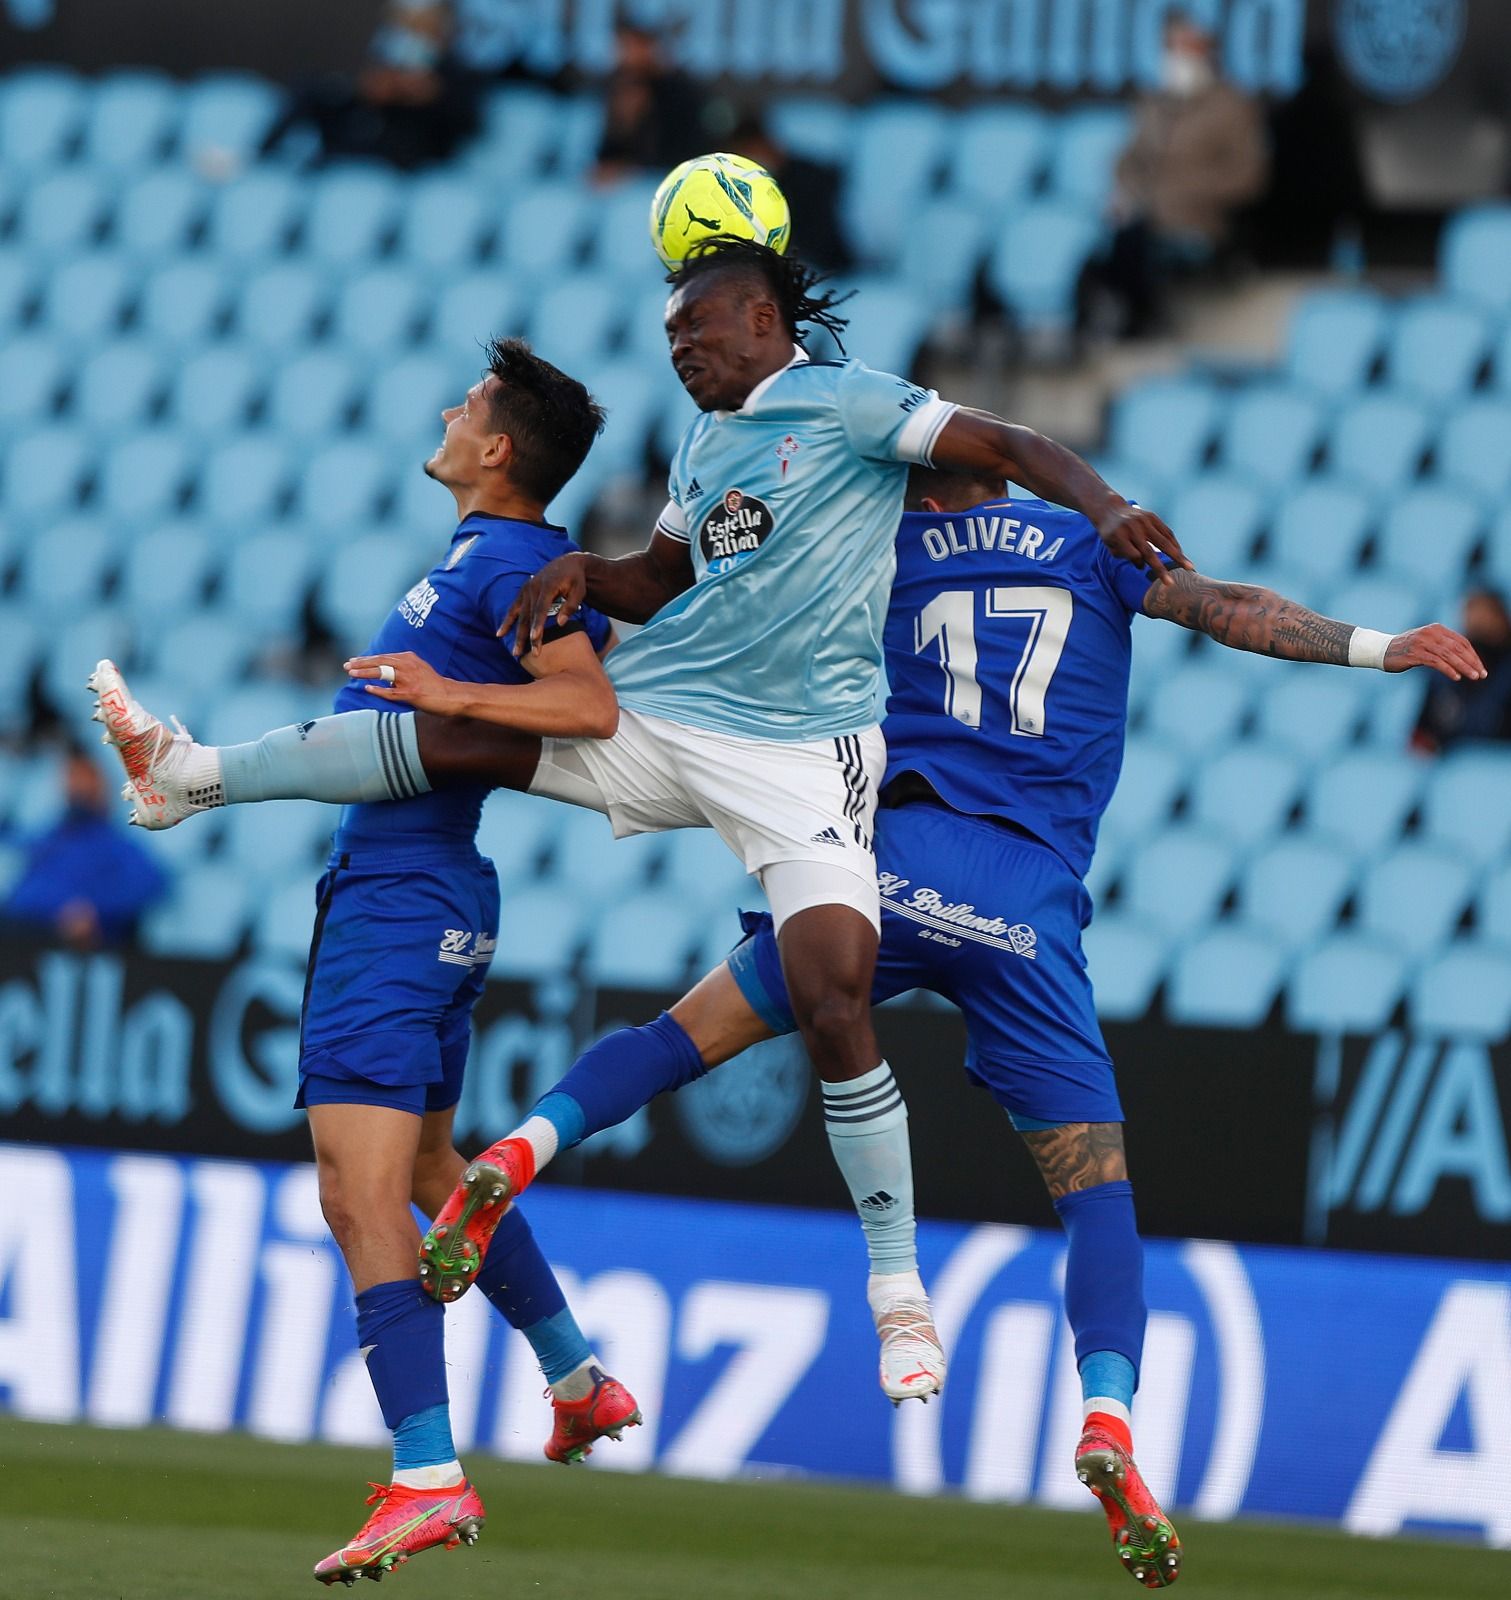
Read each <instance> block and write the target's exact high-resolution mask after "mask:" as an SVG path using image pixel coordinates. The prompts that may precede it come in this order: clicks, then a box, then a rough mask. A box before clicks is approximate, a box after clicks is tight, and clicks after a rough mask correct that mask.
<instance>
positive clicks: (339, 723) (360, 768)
mask: <svg viewBox="0 0 1511 1600" xmlns="http://www.w3.org/2000/svg"><path fill="white" fill-rule="evenodd" d="M220 782H221V792H222V794H223V795H224V796H225V802H226V804H227V805H228V806H235V805H242V804H244V803H246V802H249V801H256V800H324V801H326V802H328V803H329V804H332V805H353V804H356V803H357V802H359V801H363V800H408V799H411V798H412V797H413V796H415V795H417V794H425V793H427V792H428V790H429V788H430V782H429V780H428V779H427V778H426V776H425V768H424V767H423V766H422V765H421V762H420V746H419V738H418V735H417V734H416V732H415V721H414V713H413V712H409V711H405V712H398V713H395V712H387V711H385V712H378V711H348V712H345V713H343V714H342V715H340V716H334V717H318V718H316V719H315V721H313V722H301V723H298V724H295V725H291V726H290V727H287V728H274V729H273V731H272V732H271V733H265V734H263V736H262V737H261V738H260V739H257V740H255V741H254V742H253V743H251V744H232V745H223V746H221V750H220Z"/></svg>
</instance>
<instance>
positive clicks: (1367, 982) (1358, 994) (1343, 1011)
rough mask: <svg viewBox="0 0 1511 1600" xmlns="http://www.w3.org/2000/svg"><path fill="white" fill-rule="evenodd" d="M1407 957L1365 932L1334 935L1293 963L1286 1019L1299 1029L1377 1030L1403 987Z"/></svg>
mask: <svg viewBox="0 0 1511 1600" xmlns="http://www.w3.org/2000/svg"><path fill="white" fill-rule="evenodd" d="M1406 969H1407V957H1406V956H1405V955H1404V954H1403V953H1402V952H1401V951H1400V950H1399V949H1397V948H1396V946H1395V945H1394V944H1392V943H1390V942H1389V941H1387V940H1383V939H1377V938H1373V937H1371V936H1370V935H1368V934H1358V933H1339V934H1334V935H1333V937H1332V938H1331V939H1329V940H1328V941H1327V942H1326V943H1325V944H1322V945H1320V946H1318V948H1317V949H1315V950H1313V951H1311V952H1309V953H1308V954H1307V955H1305V956H1304V957H1303V958H1302V959H1301V960H1300V961H1298V962H1297V964H1296V968H1295V971H1294V973H1293V974H1292V976H1291V980H1290V983H1289V985H1288V987H1287V991H1286V1020H1287V1022H1289V1024H1290V1025H1291V1027H1292V1028H1295V1029H1296V1030H1298V1031H1299V1032H1302V1033H1323V1034H1333V1033H1363V1034H1372V1033H1378V1032H1379V1031H1380V1030H1381V1029H1382V1028H1384V1027H1385V1026H1386V1025H1387V1023H1389V1021H1390V1018H1391V1014H1392V1012H1394V1010H1395V1008H1396V1005H1397V1003H1398V1002H1399V1001H1400V998H1401V992H1402V990H1403V989H1404V988H1405V986H1406Z"/></svg>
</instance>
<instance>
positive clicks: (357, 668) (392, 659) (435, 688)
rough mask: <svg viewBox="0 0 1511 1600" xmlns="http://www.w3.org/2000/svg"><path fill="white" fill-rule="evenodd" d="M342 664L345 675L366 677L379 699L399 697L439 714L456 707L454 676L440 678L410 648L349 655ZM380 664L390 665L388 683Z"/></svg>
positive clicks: (368, 689)
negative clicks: (390, 680) (391, 675)
mask: <svg viewBox="0 0 1511 1600" xmlns="http://www.w3.org/2000/svg"><path fill="white" fill-rule="evenodd" d="M345 666H346V674H347V676H348V677H350V678H363V679H370V680H371V681H370V682H369V683H368V684H367V692H368V693H369V694H371V695H376V696H377V697H378V699H380V700H402V701H404V702H405V703H406V704H408V705H411V706H413V707H414V708H415V710H416V711H436V712H439V713H440V714H441V715H442V716H448V715H453V714H455V712H456V711H457V709H458V708H457V706H456V703H455V701H456V692H457V690H458V689H459V688H460V687H461V685H459V684H458V683H457V682H456V680H455V679H454V678H443V677H442V676H441V675H440V673H439V672H437V671H436V670H435V668H434V667H432V666H431V665H430V664H429V663H428V662H426V661H421V660H420V658H419V657H418V656H417V655H415V654H414V652H413V651H412V650H401V651H399V652H398V653H397V654H395V655H384V656H353V657H352V658H351V660H350V661H348V662H346V663H345ZM384 667H388V668H391V669H392V671H393V682H392V683H389V682H387V681H386V674H385V673H384V671H383V668H384Z"/></svg>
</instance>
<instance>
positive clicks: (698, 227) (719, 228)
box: [651, 153, 792, 272]
mask: <svg viewBox="0 0 1511 1600" xmlns="http://www.w3.org/2000/svg"><path fill="white" fill-rule="evenodd" d="M791 232H792V219H791V217H790V216H789V215H788V212H787V197H786V196H785V195H784V194H783V193H782V191H781V190H780V189H779V188H778V187H777V183H776V179H775V178H773V177H772V176H771V174H770V173H769V172H768V171H767V170H766V169H765V167H763V166H759V165H757V163H756V162H754V161H747V160H746V159H745V158H744V156H731V155H725V154H722V153H720V154H716V155H711V156H694V157H693V159H692V160H691V161H684V162H683V163H682V165H681V166H680V167H674V168H673V169H672V170H671V171H670V172H668V173H667V175H666V176H665V177H664V178H663V179H662V180H661V187H660V188H659V189H657V190H656V194H655V198H654V199H652V201H651V243H652V244H653V245H655V247H656V254H657V255H658V256H660V257H661V259H662V261H663V262H664V263H665V264H666V265H667V267H669V268H670V269H671V270H672V271H674V272H675V271H676V269H677V267H678V266H680V265H681V263H682V261H683V260H684V259H685V258H686V256H687V254H688V252H689V251H690V250H691V249H692V248H693V246H694V245H697V244H701V243H702V241H703V240H704V239H712V238H713V237H714V235H715V234H733V235H734V236H735V237H737V238H740V239H754V240H755V241H756V243H757V244H769V245H770V246H771V248H772V249H773V250H778V251H781V250H785V249H786V248H787V240H788V237H789V236H790V234H791Z"/></svg>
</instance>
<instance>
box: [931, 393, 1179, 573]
mask: <svg viewBox="0 0 1511 1600" xmlns="http://www.w3.org/2000/svg"><path fill="white" fill-rule="evenodd" d="M933 459H934V465H935V466H936V467H954V468H959V469H962V470H965V471H971V472H977V473H980V474H982V475H986V476H992V477H1001V478H1011V479H1012V480H1013V482H1014V483H1021V484H1022V485H1023V487H1024V488H1025V489H1030V490H1032V491H1033V493H1034V494H1036V495H1038V496H1039V497H1040V498H1041V499H1044V500H1052V501H1053V502H1054V503H1055V504H1056V505H1060V506H1069V507H1070V509H1071V510H1072V511H1079V512H1080V513H1081V515H1082V516H1084V517H1086V518H1088V519H1089V520H1090V522H1091V523H1092V525H1093V527H1095V528H1096V530H1097V533H1098V534H1099V535H1100V536H1101V539H1102V543H1103V544H1105V545H1106V546H1107V548H1108V549H1109V550H1110V551H1111V552H1112V553H1113V555H1115V556H1120V557H1121V558H1122V559H1123V560H1124V561H1131V562H1132V563H1133V564H1134V566H1136V567H1144V568H1146V569H1147V570H1148V571H1149V573H1150V574H1151V575H1152V576H1154V577H1158V578H1160V579H1162V580H1163V579H1166V577H1167V574H1168V573H1169V571H1170V569H1169V568H1168V567H1166V565H1165V564H1164V562H1163V561H1161V560H1160V556H1161V554H1164V555H1166V556H1168V557H1169V558H1170V559H1171V560H1172V561H1173V562H1174V563H1175V565H1176V567H1177V568H1179V567H1189V566H1190V565H1191V563H1190V562H1189V561H1188V560H1187V559H1186V555H1185V552H1184V551H1183V550H1182V549H1181V547H1180V541H1179V540H1178V539H1177V538H1176V537H1175V535H1174V534H1173V533H1171V531H1170V530H1169V529H1168V528H1167V527H1166V526H1165V524H1164V523H1163V522H1162V521H1161V520H1160V519H1159V518H1158V517H1157V516H1155V514H1154V513H1153V512H1152V511H1146V510H1145V509H1144V508H1143V507H1142V506H1131V505H1129V504H1128V502H1127V501H1126V500H1125V499H1124V498H1123V497H1122V495H1120V494H1119V493H1118V492H1117V491H1116V490H1115V489H1113V488H1112V487H1111V486H1110V485H1109V484H1107V483H1105V482H1104V481H1103V480H1102V478H1101V476H1100V475H1099V474H1098V473H1097V471H1096V470H1095V468H1093V467H1092V466H1090V465H1089V464H1088V463H1087V462H1085V461H1083V460H1082V459H1081V458H1080V456H1078V455H1077V454H1076V453H1075V451H1074V450H1067V449H1066V448H1065V446H1064V445H1062V444H1056V443H1055V441H1054V440H1053V439H1047V438H1045V436H1044V435H1043V434H1042V433H1035V432H1034V430H1033V429H1032V428H1025V427H1022V426H1020V425H1019V424H1018V423H1016V422H1004V421H1003V420H1002V418H1001V417H994V416H993V415H992V414H991V413H990V412H989V411H974V410H972V409H970V408H969V407H967V406H962V407H961V408H960V409H959V410H958V411H957V412H956V413H955V414H954V416H952V417H951V418H950V420H949V421H948V422H947V423H945V425H944V428H943V430H942V431H941V433H940V435H939V437H938V439H936V440H935V441H934V449H933Z"/></svg>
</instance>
